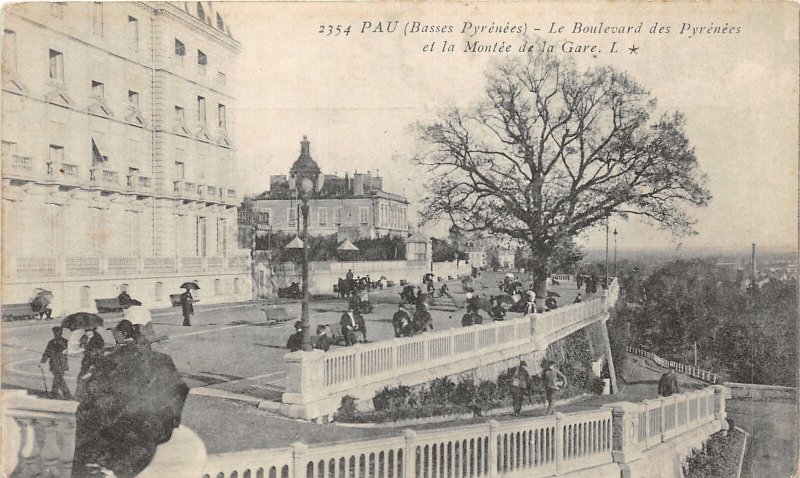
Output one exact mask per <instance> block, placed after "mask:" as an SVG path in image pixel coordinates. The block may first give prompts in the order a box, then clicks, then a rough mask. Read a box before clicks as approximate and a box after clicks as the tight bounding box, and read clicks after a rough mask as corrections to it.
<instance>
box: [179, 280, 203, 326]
mask: <svg viewBox="0 0 800 478" xmlns="http://www.w3.org/2000/svg"><path fill="white" fill-rule="evenodd" d="M199 288H200V286H198V285H197V284H196V283H194V282H184V283H183V284H181V289H186V290H185V291H184V292H183V294H181V310H182V311H183V325H184V326H186V327H191V325H192V317H193V316H194V303H195V302H197V301H196V300H194V297H192V290H198V289H199Z"/></svg>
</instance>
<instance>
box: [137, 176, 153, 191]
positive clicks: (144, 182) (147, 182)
mask: <svg viewBox="0 0 800 478" xmlns="http://www.w3.org/2000/svg"><path fill="white" fill-rule="evenodd" d="M152 184H153V183H152V180H151V179H150V178H149V177H147V176H139V187H140V188H141V189H150V188H151V187H152Z"/></svg>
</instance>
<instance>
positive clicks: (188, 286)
mask: <svg viewBox="0 0 800 478" xmlns="http://www.w3.org/2000/svg"><path fill="white" fill-rule="evenodd" d="M181 289H186V290H200V286H199V285H197V282H184V283H183V284H181Z"/></svg>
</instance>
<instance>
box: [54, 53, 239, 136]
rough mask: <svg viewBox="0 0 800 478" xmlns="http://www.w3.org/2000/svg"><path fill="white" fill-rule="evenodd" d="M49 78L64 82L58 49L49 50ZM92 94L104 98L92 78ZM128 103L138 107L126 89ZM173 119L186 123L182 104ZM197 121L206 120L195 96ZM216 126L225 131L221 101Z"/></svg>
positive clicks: (102, 88) (203, 102) (133, 93)
mask: <svg viewBox="0 0 800 478" xmlns="http://www.w3.org/2000/svg"><path fill="white" fill-rule="evenodd" d="M50 79H51V80H52V81H54V82H57V83H63V82H64V54H63V53H61V52H60V51H56V50H52V49H51V50H50ZM91 88H92V96H93V97H95V98H98V99H104V98H105V85H104V84H103V83H101V82H99V81H94V80H92V85H91ZM128 103H129V104H130V105H132V106H134V107H136V108H137V109H138V106H139V93H138V92H136V91H133V90H128ZM175 119H176V120H177V121H178V124H181V125H184V124H186V115H185V113H184V108H183V107H182V106H178V105H175ZM197 122H198V123H199V124H201V125H203V126H205V125H206V124H207V122H206V98H205V97H204V96H199V95H198V96H197ZM217 127H218V128H219V129H220V130H222V131H227V129H228V120H227V109H226V107H225V105H224V104H223V103H218V104H217Z"/></svg>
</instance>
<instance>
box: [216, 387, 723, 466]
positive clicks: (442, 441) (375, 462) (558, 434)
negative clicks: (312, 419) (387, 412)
mask: <svg viewBox="0 0 800 478" xmlns="http://www.w3.org/2000/svg"><path fill="white" fill-rule="evenodd" d="M669 398H670V399H669V400H667V399H658V400H648V401H645V402H643V403H630V402H618V403H612V404H607V405H604V406H602V407H601V408H599V409H597V410H589V411H584V412H576V413H567V414H560V413H558V414H556V415H551V416H545V417H530V418H520V419H516V420H506V421H502V422H498V421H494V420H491V421H489V422H484V423H477V424H468V425H458V426H448V427H445V428H435V429H424V430H405V431H404V432H403V434H402V435H397V436H393V437H384V438H375V439H364V440H356V441H347V442H337V443H330V444H316V445H305V444H302V443H295V444H293V445H292V446H291V447H283V448H275V449H268V450H250V451H245V452H239V453H225V454H219V455H210V456H209V457H208V460H207V461H206V465H205V471H204V473H205V474H204V475H203V478H216V477H218V476H222V477H225V478H227V477H231V476H239V477H242V476H251V477H255V476H263V477H276V478H278V477H285V478H315V477H317V476H325V477H336V478H339V477H349V476H375V477H378V476H382V477H386V478H400V477H413V478H423V477H424V478H430V477H439V476H486V477H500V476H503V477H530V478H538V477H549V476H554V475H562V474H569V473H574V472H577V471H579V470H584V471H583V473H591V471H590V470H591V469H592V468H596V467H600V466H604V467H607V466H609V465H611V464H612V463H614V462H616V463H619V464H620V466H621V467H622V466H623V464H624V463H629V462H632V461H635V460H638V459H640V458H642V456H643V453H646V451H647V450H648V449H650V448H653V447H655V446H657V445H659V444H661V443H662V442H663V441H664V440H667V439H669V438H671V437H675V436H680V434H683V433H690V432H694V430H696V429H698V428H700V427H703V426H705V425H707V424H709V423H712V422H714V421H715V420H716V421H717V422H718V426H719V427H721V426H722V421H723V420H724V418H725V415H724V410H725V390H724V387H721V386H711V387H707V388H705V389H703V390H698V391H693V392H689V393H685V394H678V395H674V396H672V397H669ZM681 408H685V409H686V410H687V413H686V423H685V425H682V426H681V428H680V429H677V430H676V433H674V434H670V435H669V437H667V436H666V435H664V431H663V430H662V424H664V423H666V424H671V423H678V422H679V420H678V419H677V416H676V417H674V418H675V419H673V418H667V419H666V420H665V421H662V417H664V416H665V415H667V414H679V413H681V412H679V410H680V409H681ZM666 428H669V429H670V430H675V429H674V428H673V427H672V426H671V425H669V426H667V427H666ZM717 429H719V428H717ZM713 431H714V430H713V428H711V429H709V433H712V432H713ZM586 476H590V475H589V474H587V475H586Z"/></svg>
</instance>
